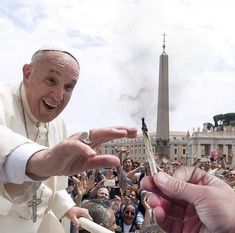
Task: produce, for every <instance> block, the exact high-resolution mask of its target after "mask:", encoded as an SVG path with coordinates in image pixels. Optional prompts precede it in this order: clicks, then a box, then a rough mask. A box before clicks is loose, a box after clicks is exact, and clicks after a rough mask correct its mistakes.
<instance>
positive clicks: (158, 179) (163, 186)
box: [154, 172, 205, 203]
mask: <svg viewBox="0 0 235 233" xmlns="http://www.w3.org/2000/svg"><path fill="white" fill-rule="evenodd" d="M154 182H155V184H156V185H157V187H158V188H159V189H160V190H161V192H162V193H164V194H165V195H167V197H169V198H170V199H176V200H183V201H187V202H189V203H194V202H195V201H196V200H198V199H199V198H200V197H201V196H202V194H203V192H204V190H205V189H204V187H203V186H201V185H195V184H191V183H187V182H185V181H183V180H179V179H176V178H175V177H172V176H169V175H168V174H166V173H164V172H158V174H157V175H156V176H155V177H154Z"/></svg>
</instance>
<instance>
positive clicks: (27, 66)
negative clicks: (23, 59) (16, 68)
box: [22, 64, 30, 84]
mask: <svg viewBox="0 0 235 233" xmlns="http://www.w3.org/2000/svg"><path fill="white" fill-rule="evenodd" d="M22 70H23V82H24V84H25V82H27V80H28V79H29V75H30V64H25V65H24V66H23V69H22Z"/></svg>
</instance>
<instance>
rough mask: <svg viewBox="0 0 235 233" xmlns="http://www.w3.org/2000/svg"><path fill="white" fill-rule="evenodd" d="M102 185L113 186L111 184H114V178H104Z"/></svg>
mask: <svg viewBox="0 0 235 233" xmlns="http://www.w3.org/2000/svg"><path fill="white" fill-rule="evenodd" d="M104 186H105V187H113V186H115V180H105V181H104Z"/></svg>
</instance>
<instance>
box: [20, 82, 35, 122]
mask: <svg viewBox="0 0 235 233" xmlns="http://www.w3.org/2000/svg"><path fill="white" fill-rule="evenodd" d="M20 91H21V93H20V94H21V99H22V104H23V108H24V112H25V115H27V117H28V118H29V119H30V120H31V121H32V122H33V123H34V124H35V125H38V124H39V121H38V120H37V119H36V118H35V117H34V116H33V114H32V113H31V111H30V107H29V104H28V101H27V99H26V93H25V88H24V85H23V83H22V84H21V89H20Z"/></svg>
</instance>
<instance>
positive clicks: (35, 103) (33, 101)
mask: <svg viewBox="0 0 235 233" xmlns="http://www.w3.org/2000/svg"><path fill="white" fill-rule="evenodd" d="M23 74H24V86H25V92H26V98H27V101H28V103H29V107H30V110H31V112H32V114H33V116H34V117H35V118H36V119H37V120H38V121H40V122H49V121H52V120H53V119H54V118H56V117H57V116H58V115H59V114H60V113H61V112H62V111H63V109H64V108H65V107H66V105H67V104H68V102H69V100H70V97H71V95H72V92H73V89H74V87H75V85H76V82H77V79H78V75H79V66H78V64H77V62H76V61H75V60H74V59H73V58H72V57H71V56H70V55H69V54H66V53H62V52H59V51H48V52H43V53H40V54H39V55H37V57H36V58H35V59H34V61H33V62H32V64H30V65H29V64H26V65H24V67H23Z"/></svg>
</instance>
